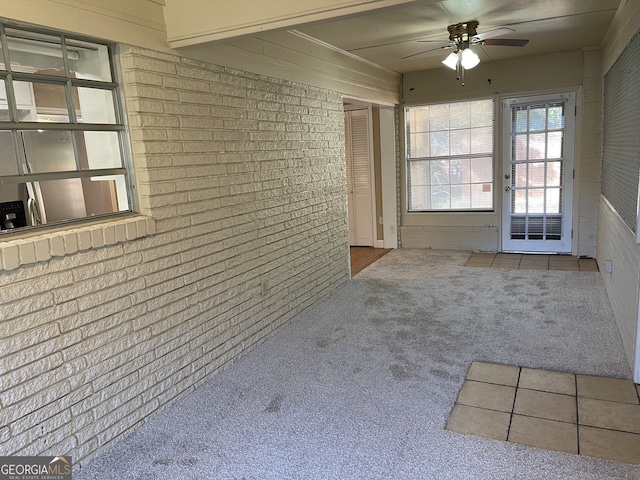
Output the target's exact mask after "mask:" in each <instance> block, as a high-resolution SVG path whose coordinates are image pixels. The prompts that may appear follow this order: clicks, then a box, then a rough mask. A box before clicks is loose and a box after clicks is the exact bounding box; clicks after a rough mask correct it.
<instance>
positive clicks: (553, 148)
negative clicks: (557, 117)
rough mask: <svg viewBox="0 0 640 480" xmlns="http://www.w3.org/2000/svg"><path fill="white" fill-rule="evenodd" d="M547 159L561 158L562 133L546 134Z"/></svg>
mask: <svg viewBox="0 0 640 480" xmlns="http://www.w3.org/2000/svg"><path fill="white" fill-rule="evenodd" d="M548 139H549V141H548V144H547V146H548V148H547V158H562V132H549V133H548Z"/></svg>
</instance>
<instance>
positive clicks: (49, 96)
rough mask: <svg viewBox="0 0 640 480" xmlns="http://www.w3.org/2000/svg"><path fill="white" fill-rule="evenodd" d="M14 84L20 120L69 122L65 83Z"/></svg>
mask: <svg viewBox="0 0 640 480" xmlns="http://www.w3.org/2000/svg"><path fill="white" fill-rule="evenodd" d="M13 85H14V88H15V91H16V103H17V105H18V120H19V121H21V122H63V123H69V112H68V110H67V96H66V94H65V91H64V85H59V84H52V83H36V82H14V83H13ZM27 102H29V103H27Z"/></svg>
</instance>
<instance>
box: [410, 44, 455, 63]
mask: <svg viewBox="0 0 640 480" xmlns="http://www.w3.org/2000/svg"><path fill="white" fill-rule="evenodd" d="M451 47H453V45H445V46H444V47H438V48H432V49H430V50H424V51H422V52H418V53H412V54H411V55H405V56H404V57H400V59H401V60H404V59H405V58H411V57H415V56H417V55H422V54H424V53H429V52H434V51H436V50H445V49H447V48H451Z"/></svg>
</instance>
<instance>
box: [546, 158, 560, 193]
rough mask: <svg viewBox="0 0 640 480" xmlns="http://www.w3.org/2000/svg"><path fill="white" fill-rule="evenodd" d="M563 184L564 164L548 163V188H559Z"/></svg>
mask: <svg viewBox="0 0 640 480" xmlns="http://www.w3.org/2000/svg"><path fill="white" fill-rule="evenodd" d="M561 182H562V163H561V162H547V186H548V187H559V186H560V185H561Z"/></svg>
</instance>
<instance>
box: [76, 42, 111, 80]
mask: <svg viewBox="0 0 640 480" xmlns="http://www.w3.org/2000/svg"><path fill="white" fill-rule="evenodd" d="M66 45H67V55H68V57H69V68H70V73H71V77H75V78H82V79H85V80H99V81H102V82H110V81H111V79H112V77H111V68H110V66H109V65H110V64H109V49H108V48H107V46H106V45H98V44H96V43H90V42H81V41H79V40H73V39H67V41H66Z"/></svg>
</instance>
